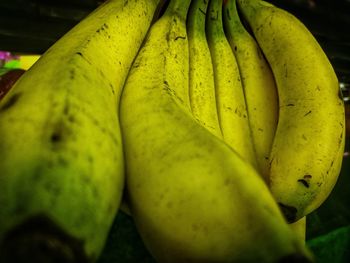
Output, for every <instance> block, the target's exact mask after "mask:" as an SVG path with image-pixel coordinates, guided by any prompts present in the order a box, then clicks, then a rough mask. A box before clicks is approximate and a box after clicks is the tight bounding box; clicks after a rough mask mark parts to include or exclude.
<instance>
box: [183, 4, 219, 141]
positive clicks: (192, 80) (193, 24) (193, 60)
mask: <svg viewBox="0 0 350 263" xmlns="http://www.w3.org/2000/svg"><path fill="white" fill-rule="evenodd" d="M208 2H209V1H208V0H192V2H191V5H190V9H189V14H188V16H187V17H188V19H187V32H188V44H189V58H190V62H189V70H190V71H189V92H190V102H191V110H192V113H193V116H194V117H195V118H196V119H197V120H198V121H199V122H200V123H201V124H202V125H203V126H204V127H206V128H207V129H208V130H209V131H210V132H211V133H213V134H214V135H215V136H217V137H218V138H222V133H221V129H220V124H219V119H218V112H217V108H216V98H215V83H214V72H213V65H212V61H211V55H210V50H209V46H208V42H207V38H206V33H205V18H206V12H207V8H208Z"/></svg>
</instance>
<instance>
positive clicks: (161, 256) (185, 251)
mask: <svg viewBox="0 0 350 263" xmlns="http://www.w3.org/2000/svg"><path fill="white" fill-rule="evenodd" d="M189 5H190V0H177V1H171V2H170V5H169V6H168V10H167V11H166V12H165V14H164V16H163V17H162V18H160V19H159V20H158V21H157V22H156V23H155V24H154V25H153V26H152V27H151V29H150V32H149V35H148V37H147V39H146V41H145V44H144V46H143V48H142V49H141V50H140V52H139V54H138V56H137V58H136V60H135V62H134V64H133V67H132V69H131V71H130V73H129V76H128V79H127V81H126V83H125V86H124V90H123V94H122V98H121V108H120V110H121V111H120V120H121V127H122V134H123V145H124V150H125V160H126V170H127V172H128V174H127V177H126V178H127V184H126V185H127V189H128V197H129V201H130V203H129V204H130V209H131V212H132V215H133V219H134V221H135V223H136V226H137V228H138V230H139V233H140V235H141V237H142V239H143V241H144V243H145V245H146V246H147V248H148V249H149V251H150V252H151V254H152V255H153V256H154V257H155V259H156V260H157V261H158V262H176V263H178V262H202V263H205V262H277V260H282V259H287V258H289V259H292V258H298V257H300V259H301V258H305V257H306V256H305V255H306V254H307V251H305V247H304V245H303V244H302V243H301V242H300V241H299V240H297V238H296V237H295V236H294V235H293V233H292V231H291V229H290V228H289V226H288V224H287V223H286V221H285V219H284V218H283V215H282V213H281V212H280V210H279V208H278V206H277V204H276V202H275V201H274V199H273V197H272V195H271V194H270V192H269V189H268V188H267V185H266V184H265V183H264V181H263V179H262V178H261V177H260V175H258V174H257V172H256V170H255V169H254V168H253V167H252V166H251V165H249V163H248V162H246V161H244V160H243V159H241V158H240V157H239V155H238V154H237V153H236V152H235V151H233V150H232V149H231V148H230V147H228V146H227V144H226V143H224V142H223V141H222V140H220V139H218V138H217V137H215V136H213V135H212V134H211V133H210V132H209V131H208V130H207V129H206V128H204V127H203V126H202V125H200V124H199V123H198V121H197V120H196V119H195V118H194V117H193V115H192V113H191V112H189V111H188V109H187V107H186V106H183V103H182V101H181V100H179V99H178V95H177V94H178V93H181V92H182V91H184V90H188V87H189V85H188V79H187V77H186V76H187V75H188V66H187V64H188V60H186V56H187V55H186V54H187V50H186V49H184V48H183V47H184V45H185V44H186V45H187V36H186V31H185V19H186V12H187V8H188V6H189ZM180 25H183V27H180ZM180 65H182V68H180ZM174 80H182V82H181V83H180V82H179V81H174ZM130 109H132V111H131V110H130ZM257 233H258V234H257Z"/></svg>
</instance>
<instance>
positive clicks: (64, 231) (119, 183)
mask: <svg viewBox="0 0 350 263" xmlns="http://www.w3.org/2000/svg"><path fill="white" fill-rule="evenodd" d="M158 2H159V1H158V0H153V1H150V0H125V1H122V0H110V1H108V2H106V3H105V4H103V5H101V6H100V7H99V8H98V9H96V10H95V11H94V12H92V13H91V14H90V15H89V16H88V17H86V18H85V19H84V20H83V21H81V22H80V23H79V24H78V25H77V26H76V27H74V28H73V29H72V30H71V31H69V32H68V33H67V34H66V35H65V36H63V37H62V38H61V39H60V40H59V41H57V42H56V43H55V44H54V45H53V46H52V47H51V48H50V49H49V50H48V51H47V52H46V53H45V54H43V56H41V58H40V59H39V60H38V61H37V62H36V63H35V64H34V65H33V66H32V67H31V68H30V69H29V70H28V71H27V72H26V73H25V74H24V75H23V76H22V77H21V78H20V79H19V80H18V81H17V82H16V84H15V86H14V87H13V88H12V89H11V90H10V91H9V93H8V94H7V95H6V96H5V97H4V98H3V100H1V102H0V137H1V140H0V207H1V211H0V254H1V255H0V261H1V262H28V261H27V260H29V259H30V260H31V262H79V263H80V262H94V261H95V260H96V259H97V257H98V256H99V254H100V252H101V250H102V248H103V246H104V243H105V240H106V238H107V234H108V231H109V229H110V226H111V224H112V221H113V218H114V216H115V214H116V212H117V210H118V208H119V204H120V199H121V196H122V191H123V187H124V159H123V149H122V141H121V133H120V126H119V120H118V105H119V97H120V94H121V89H122V87H123V84H124V81H125V79H126V76H127V74H128V72H129V69H130V67H131V64H132V62H133V60H134V58H135V56H136V54H137V52H138V50H139V48H140V46H141V43H142V41H143V39H144V37H145V36H146V33H147V31H148V29H149V26H150V23H151V20H152V18H153V13H154V11H155V9H156V7H157V4H158ZM23 260H24V261H23Z"/></svg>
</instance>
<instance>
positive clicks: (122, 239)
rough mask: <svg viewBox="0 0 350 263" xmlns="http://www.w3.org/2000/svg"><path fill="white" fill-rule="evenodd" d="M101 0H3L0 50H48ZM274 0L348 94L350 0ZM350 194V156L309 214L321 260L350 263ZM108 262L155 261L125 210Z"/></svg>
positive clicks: (102, 260) (310, 229)
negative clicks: (302, 28) (310, 39)
mask: <svg viewBox="0 0 350 263" xmlns="http://www.w3.org/2000/svg"><path fill="white" fill-rule="evenodd" d="M101 2H102V1H97V0H0V50H6V51H12V52H17V53H36V54H42V53H43V52H45V51H46V49H47V48H48V47H50V46H51V45H52V44H53V43H54V42H55V41H56V40H57V39H58V38H60V37H61V36H62V35H63V34H64V33H66V32H67V31H68V30H69V29H70V28H72V27H73V26H74V25H75V24H76V23H78V22H79V21H80V20H81V19H83V18H84V17H85V16H86V15H87V14H89V13H90V12H91V11H92V10H93V9H95V8H96V7H97V6H98V5H99V4H100V3H101ZM268 2H271V3H273V4H275V5H276V6H278V7H282V8H283V9H285V10H287V11H289V12H290V13H292V14H294V15H295V16H296V17H298V18H299V19H300V20H301V21H302V22H303V23H304V24H305V25H306V26H307V27H308V28H309V30H310V31H311V32H312V33H313V34H314V36H315V37H316V39H317V40H318V41H319V43H320V44H321V46H322V47H323V49H324V50H325V52H326V54H327V56H328V57H329V59H330V61H331V63H332V65H333V66H334V68H335V71H336V74H337V75H338V78H339V81H340V82H341V83H342V88H343V94H344V96H345V97H346V96H347V97H348V96H349V91H348V89H349V87H350V0H271V1H268ZM347 103H349V102H347ZM348 105H349V104H348ZM348 107H349V106H348ZM347 139H349V137H347ZM347 147H349V140H347ZM349 199H350V157H347V158H344V162H343V167H342V171H341V174H340V177H339V180H338V183H337V184H336V186H335V189H334V191H333V192H332V194H331V195H330V197H329V198H328V199H327V201H326V202H325V203H324V204H323V205H322V206H321V207H320V208H319V209H318V210H317V211H315V212H314V213H312V214H311V215H309V216H308V220H307V242H308V245H309V246H310V247H311V249H312V250H313V251H314V252H315V254H316V256H317V259H318V262H327V263H328V262H333V263H337V262H350V204H349V201H348V200H349ZM107 262H108V263H111V262H154V260H153V259H152V258H151V257H150V255H149V254H148V252H147V250H146V249H145V248H144V246H143V244H142V241H141V239H140V237H139V236H138V234H137V231H136V229H135V226H134V224H133V222H132V219H131V218H130V217H129V216H127V215H125V214H124V213H122V212H119V213H118V215H117V217H116V220H115V222H114V225H113V227H112V229H111V232H110V236H109V239H108V241H107V244H106V247H105V250H104V252H103V253H102V256H101V258H100V260H99V262H98V263H107Z"/></svg>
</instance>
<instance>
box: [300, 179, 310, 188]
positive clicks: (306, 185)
mask: <svg viewBox="0 0 350 263" xmlns="http://www.w3.org/2000/svg"><path fill="white" fill-rule="evenodd" d="M298 182H299V183H302V184H303V185H304V186H305V187H306V188H309V187H310V185H309V183H308V182H307V181H306V180H305V179H299V180H298Z"/></svg>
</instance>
